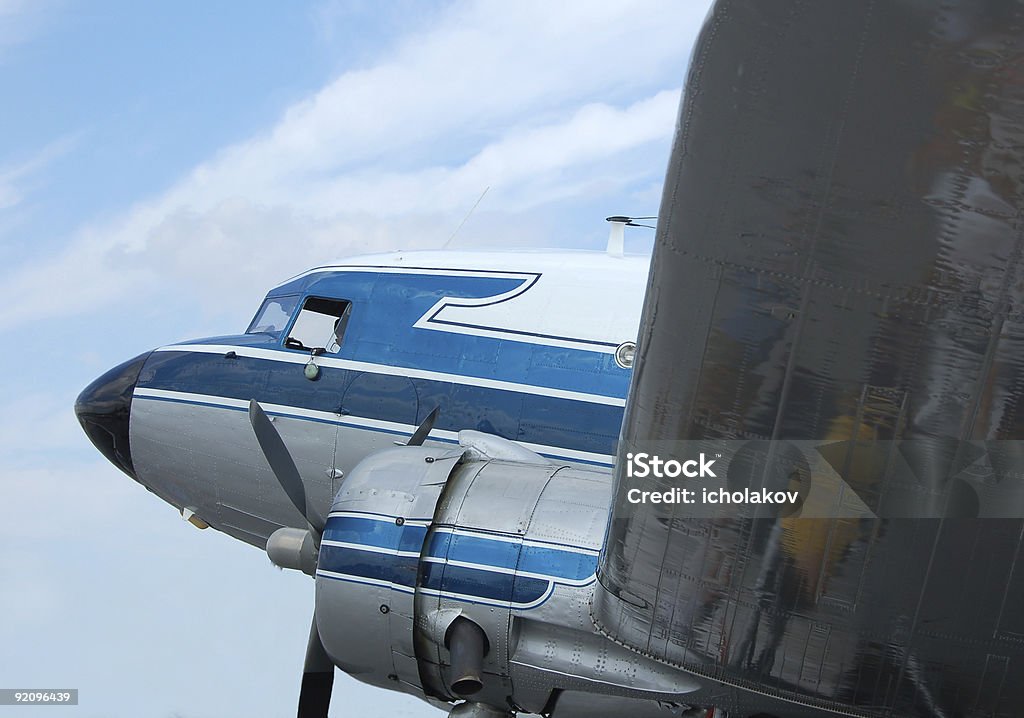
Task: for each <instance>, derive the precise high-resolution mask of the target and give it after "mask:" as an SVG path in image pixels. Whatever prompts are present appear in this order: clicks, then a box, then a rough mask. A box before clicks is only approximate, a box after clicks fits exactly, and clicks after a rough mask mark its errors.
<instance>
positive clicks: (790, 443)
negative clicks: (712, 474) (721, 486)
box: [593, 0, 1024, 717]
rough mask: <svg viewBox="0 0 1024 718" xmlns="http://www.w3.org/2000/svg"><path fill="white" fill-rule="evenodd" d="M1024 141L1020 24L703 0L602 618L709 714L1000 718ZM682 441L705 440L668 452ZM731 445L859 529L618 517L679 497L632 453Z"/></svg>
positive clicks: (632, 402)
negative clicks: (825, 487)
mask: <svg viewBox="0 0 1024 718" xmlns="http://www.w3.org/2000/svg"><path fill="white" fill-rule="evenodd" d="M1022 123H1024V5H1022V4H1021V3H1018V2H1009V1H1007V2H1002V1H1000V2H977V3H942V4H939V3H925V2H914V1H911V0H904V1H894V2H885V3H871V2H865V3H849V2H839V1H835V2H802V3H801V2H792V3H764V2H760V1H759V0H746V1H737V2H726V1H720V2H719V3H718V4H717V5H716V7H715V8H714V10H713V12H712V14H711V15H710V16H709V18H708V20H707V22H706V24H705V27H704V30H703V31H702V33H701V36H700V39H699V40H698V43H697V45H696V48H695V50H694V53H693V57H692V60H691V66H690V70H689V77H688V81H687V85H686V91H685V95H684V101H683V103H682V106H681V111H680V117H679V125H678V129H677V134H676V138H675V143H674V147H673V150H672V156H671V159H670V162H669V168H668V174H667V177H666V181H665V189H664V196H663V199H662V206H661V211H660V213H659V222H658V230H657V239H656V246H655V252H654V257H653V261H652V267H651V273H650V278H649V283H648V288H647V298H646V303H645V307H644V313H643V319H642V321H641V328H640V340H639V347H638V354H637V360H636V369H635V374H634V377H633V384H632V388H631V391H630V396H629V401H628V404H627V409H626V418H625V421H624V424H623V429H622V441H621V442H620V447H619V452H618V462H617V469H616V490H615V495H616V499H615V504H614V506H613V509H612V514H611V517H610V523H609V529H608V534H607V539H606V544H605V549H604V551H603V552H602V555H601V558H600V565H599V570H598V577H599V581H600V586H599V589H598V594H597V596H596V598H595V603H594V606H593V616H594V620H595V622H596V624H597V625H598V627H599V628H600V629H601V630H603V631H604V632H606V633H607V634H609V635H610V636H612V637H613V638H615V639H616V640H618V641H620V642H622V643H624V644H626V645H628V646H630V647H632V648H634V649H635V650H637V651H640V652H642V653H644V654H646V655H649V656H653V657H656V658H659V659H661V660H663V661H666V662H669V663H672V664H675V665H681V666H683V667H685V668H687V669H689V670H691V671H693V672H694V673H696V674H698V675H700V676H704V677H705V684H706V689H705V691H704V694H703V695H702V696H701V697H700V699H704V700H707V702H708V703H717V704H718V705H720V706H722V707H725V708H731V709H733V710H736V711H737V712H740V713H741V714H749V713H753V712H756V711H768V712H771V713H774V714H778V715H784V716H795V715H821V714H822V711H835V712H836V713H840V712H842V713H844V714H849V715H871V716H876V715H877V716H881V715H885V716H904V715H906V716H954V715H956V716H1000V717H1002V716H1007V717H1008V716H1017V715H1020V713H1021V710H1022V707H1024V554H1022V546H1024V545H1022V537H1024V522H1022V521H1021V517H1022V516H1024V495H1022V494H1024V492H1022V490H1021V483H1022V478H1021V477H1022V476H1024V471H1022V470H1021V469H1022V467H1024V461H1021V460H1020V458H1021V457H1024V451H1022V450H1021V448H1020V445H1019V440H1020V439H1022V438H1024V425H1022V424H1024V407H1022V406H1021V404H1022V401H1024V372H1022V371H1021V363H1022V361H1024V351H1022V350H1024V313H1022V310H1024V302H1022V291H1024V275H1022V266H1021V260H1022V255H1024V216H1022V215H1024V189H1022V186H1024V125H1022ZM681 441H686V442H696V443H693V444H691V443H686V444H682V443H674V444H672V443H668V444H666V442H681ZM749 441H754V442H771V443H763V444H762V443H758V444H755V446H756V447H762V448H763V447H767V448H765V449H764V450H765V451H766V452H768V454H766V455H772V454H771V452H776V454H775V455H777V453H778V452H783V453H784V452H793V451H795V452H797V453H801V452H805V451H806V450H807V447H808V446H812V447H816V449H817V451H818V453H817V456H818V458H821V457H823V458H824V463H825V464H828V466H830V467H831V468H832V469H833V470H834V471H835V473H836V474H838V475H840V476H841V477H842V478H843V479H844V480H845V481H846V485H845V487H846V488H849V489H850V490H851V491H852V493H855V494H857V497H858V499H859V500H860V504H859V505H860V506H861V507H862V508H863V509H864V510H863V511H861V512H860V513H856V512H854V513H853V514H846V515H839V514H838V513H836V514H835V515H833V514H830V513H828V512H823V513H821V514H817V515H816V516H817V517H815V518H794V517H792V516H789V517H785V516H782V517H778V518H770V517H764V518H756V517H751V515H750V511H747V510H746V509H743V510H738V511H735V512H733V513H728V512H726V513H718V514H715V515H713V516H712V515H707V514H701V513H700V511H698V510H696V509H694V508H693V507H692V506H688V505H680V504H634V503H630V502H629V500H628V496H629V492H630V490H632V489H641V490H657V489H663V488H666V487H669V486H673V485H679V482H678V480H672V479H669V480H665V481H662V482H658V481H655V480H652V479H650V478H638V477H629V476H627V475H626V470H625V467H626V464H627V461H626V455H627V454H628V453H629V452H639V451H649V450H650V447H651V446H668V447H670V448H669V451H673V450H674V451H676V452H677V453H680V452H681V453H685V452H686V450H689V449H686V450H684V449H683V448H681V447H703V446H707V447H712V446H718V447H722V446H725V447H732V448H734V447H736V446H737V445H741V444H744V443H745V442H749ZM673 447H674V448H673ZM732 448H727V449H726V455H725V456H724V458H722V459H721V460H720V461H719V464H718V465H719V467H721V468H723V469H725V470H728V469H729V467H728V459H729V451H731V450H732ZM709 450H710V449H709ZM865 452H866V453H865ZM865 456H867V458H865ZM872 457H873V458H872ZM679 458H684V457H679ZM685 458H690V457H685ZM808 460H809V461H810V462H811V464H810V466H811V467H812V468H810V469H807V471H808V472H809V474H808V475H809V476H811V477H812V481H814V482H817V481H820V476H819V474H820V472H821V469H820V465H821V464H819V463H815V457H814V456H812V457H811V458H810V459H808ZM805 468H806V464H805ZM734 478H735V476H734V474H733V472H732V471H728V479H729V481H730V482H732V481H733V479H734ZM951 492H952V493H951ZM957 492H959V493H957ZM951 495H955V496H956V497H959V498H956V500H952V499H950V498H949V497H950V496H951ZM894 496H895V497H896V498H893V497H894ZM803 515H804V516H807V515H808V514H807V512H806V507H805V513H804V514H803ZM876 516H878V517H881V518H875V517H876ZM744 711H746V713H743V712H744Z"/></svg>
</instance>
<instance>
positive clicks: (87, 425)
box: [75, 352, 153, 479]
mask: <svg viewBox="0 0 1024 718" xmlns="http://www.w3.org/2000/svg"><path fill="white" fill-rule="evenodd" d="M152 353H153V352H146V353H145V354H140V355H139V356H137V357H135V358H134V359H129V360H128V361H126V362H125V363H124V364H119V365H118V366H116V367H114V368H113V369H111V370H110V371H108V372H106V373H105V374H103V375H102V376H100V377H99V378H98V379H96V381H94V382H93V383H92V384H90V385H89V386H87V387H85V389H83V390H82V393H81V394H79V395H78V399H77V400H76V401H75V414H77V415H78V423H79V424H81V425H82V429H83V430H84V431H85V434H86V436H88V437H89V440H90V441H91V442H92V443H93V445H94V446H95V447H96V448H97V449H99V450H100V453H101V454H103V455H104V456H106V457H107V458H108V459H109V460H110V463H112V464H113V465H114V466H116V467H117V468H119V469H121V471H123V472H124V473H126V474H128V475H129V476H131V477H132V478H133V479H134V478H136V476H135V467H134V466H133V465H132V452H131V448H130V446H129V444H128V421H129V418H130V417H131V410H132V392H133V391H134V390H135V383H136V382H137V381H138V379H139V372H140V371H142V365H143V364H145V363H146V359H148V358H149V355H150V354H152Z"/></svg>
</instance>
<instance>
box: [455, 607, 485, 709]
mask: <svg viewBox="0 0 1024 718" xmlns="http://www.w3.org/2000/svg"><path fill="white" fill-rule="evenodd" d="M445 645H446V646H447V647H448V650H449V651H450V652H451V657H452V664H451V674H450V675H451V685H452V691H454V692H455V694H456V695H460V696H471V695H473V694H474V693H476V692H477V691H479V690H480V689H481V688H483V687H484V684H483V667H484V655H485V654H486V653H487V636H485V635H484V631H483V629H482V628H480V626H478V625H476V624H475V623H473V622H472V621H470V620H469V619H468V618H463V617H462V616H459V617H458V618H456V619H455V620H454V621H452V625H451V626H450V627H449V628H448V635H447V636H446V637H445Z"/></svg>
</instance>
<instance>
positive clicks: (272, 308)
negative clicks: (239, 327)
mask: <svg viewBox="0 0 1024 718" xmlns="http://www.w3.org/2000/svg"><path fill="white" fill-rule="evenodd" d="M298 301H299V298H298V297H297V296H291V297H273V298H269V299H267V300H266V301H264V302H263V306H262V307H260V310H259V311H258V312H256V318H255V319H253V320H252V323H251V324H249V328H248V329H246V330H245V333H246V334H269V335H270V336H272V337H279V336H281V332H283V331H284V328H285V327H287V326H288V320H289V319H291V318H292V312H293V311H294V310H295V305H296V304H297V303H298Z"/></svg>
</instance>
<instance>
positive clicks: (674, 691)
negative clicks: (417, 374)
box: [316, 447, 698, 716]
mask: <svg viewBox="0 0 1024 718" xmlns="http://www.w3.org/2000/svg"><path fill="white" fill-rule="evenodd" d="M470 456H471V454H470V453H469V452H465V453H464V452H463V450H462V449H459V448H455V449H453V450H450V451H447V452H446V451H444V450H442V449H437V448H425V447H401V448H395V449H388V450H385V451H382V452H379V453H377V454H374V455H372V456H370V457H368V458H367V459H365V460H364V461H363V462H361V463H360V464H359V465H358V466H357V467H356V468H355V469H354V470H353V471H352V472H351V473H350V474H349V476H348V477H347V478H346V479H345V483H344V484H343V486H342V488H341V490H340V491H339V492H338V495H337V497H336V498H335V500H334V505H333V506H332V508H331V512H330V515H329V517H328V520H327V524H326V527H325V530H324V534H323V538H322V541H321V545H320V552H319V560H318V564H317V571H316V622H317V627H318V629H319V631H320V636H321V639H322V641H323V645H324V648H325V649H326V651H327V653H328V655H329V656H330V658H331V660H333V661H334V662H335V664H336V665H337V666H338V667H339V668H341V669H342V670H343V671H345V672H346V673H349V674H351V675H352V676H354V677H355V678H358V679H359V680H362V681H364V682H366V683H370V684H373V685H377V686H381V687H384V688H390V689H394V690H403V691H405V692H408V693H412V694H414V695H417V696H421V697H427V698H433V699H439V700H441V701H447V702H454V701H458V700H462V699H466V700H470V701H473V702H474V704H478V705H480V706H493V707H498V708H503V709H505V710H508V709H514V710H519V711H522V712H530V713H539V712H541V711H544V712H555V713H556V715H559V716H563V715H572V714H574V711H573V710H571V709H570V708H569V706H570V705H571V704H572V695H571V694H573V693H574V692H575V693H576V694H577V695H579V696H587V697H589V696H591V695H592V694H594V693H606V694H609V695H614V696H617V698H616V700H618V701H623V700H624V701H627V704H621V703H620V704H618V705H622V706H623V707H628V703H629V702H630V701H632V702H636V703H638V704H639V703H647V704H650V705H652V706H653V705H655V704H653V703H651V701H652V700H673V701H678V700H679V698H680V695H681V694H684V693H686V692H689V691H692V690H694V689H696V688H697V687H698V685H697V683H696V682H695V681H694V679H693V678H692V677H691V676H690V675H688V674H685V673H683V672H680V671H677V670H675V669H672V668H671V667H669V666H665V665H663V664H660V663H657V662H656V661H653V660H650V659H647V658H645V657H643V656H641V655H639V654H637V653H635V652H632V651H630V650H628V649H626V648H623V647H621V646H618V645H615V644H614V643H611V642H609V641H608V640H607V639H605V638H604V637H603V636H601V635H599V634H597V633H596V631H595V630H594V626H593V623H592V621H591V619H590V602H591V599H592V597H593V592H594V585H595V569H596V567H597V556H598V552H599V550H600V546H601V542H602V540H603V537H604V529H605V522H606V520H607V516H608V506H609V501H610V498H611V477H610V476H609V475H608V474H607V473H604V472H597V471H586V470H582V469H576V468H570V467H565V466H557V465H553V464H548V463H541V460H540V459H539V457H537V459H538V463H524V462H520V461H497V460H471V459H470V458H469V457H470ZM563 706H564V709H563ZM556 709H557V710H556ZM587 710H589V708H588V709H587ZM634 712H636V711H634ZM642 713H643V712H642V711H639V712H636V715H642ZM581 714H586V711H583V712H582V713H581Z"/></svg>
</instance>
